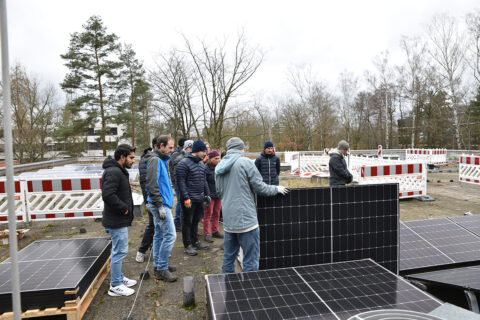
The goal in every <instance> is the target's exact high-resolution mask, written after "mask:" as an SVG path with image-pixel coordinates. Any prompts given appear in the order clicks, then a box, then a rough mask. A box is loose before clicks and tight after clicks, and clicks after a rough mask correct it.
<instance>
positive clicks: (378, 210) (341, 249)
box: [257, 183, 400, 273]
mask: <svg viewBox="0 0 480 320" xmlns="http://www.w3.org/2000/svg"><path fill="white" fill-rule="evenodd" d="M257 213H258V221H259V225H260V269H261V270H265V269H273V268H283V267H291V266H302V265H312V264H321V263H330V262H339V261H346V260H357V259H364V258H372V259H374V260H375V261H377V262H379V263H380V264H383V265H384V266H385V267H387V268H388V269H389V270H391V271H393V272H394V273H397V272H398V260H399V251H400V250H399V237H400V236H399V231H398V230H399V218H398V214H399V204H398V184H396V183H390V184H381V185H357V186H349V187H342V186H340V187H327V188H300V189H292V190H291V192H290V194H289V195H287V196H281V195H277V196H275V197H262V196H257Z"/></svg>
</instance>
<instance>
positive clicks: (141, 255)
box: [135, 252, 145, 263]
mask: <svg viewBox="0 0 480 320" xmlns="http://www.w3.org/2000/svg"><path fill="white" fill-rule="evenodd" d="M135 261H137V262H138V263H142V262H143V261H145V253H141V252H137V256H136V257H135Z"/></svg>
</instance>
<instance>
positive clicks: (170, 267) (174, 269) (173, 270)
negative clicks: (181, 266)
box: [168, 264, 177, 272]
mask: <svg viewBox="0 0 480 320" xmlns="http://www.w3.org/2000/svg"><path fill="white" fill-rule="evenodd" d="M168 271H170V272H175V271H177V267H176V266H174V265H173V264H172V265H169V266H168Z"/></svg>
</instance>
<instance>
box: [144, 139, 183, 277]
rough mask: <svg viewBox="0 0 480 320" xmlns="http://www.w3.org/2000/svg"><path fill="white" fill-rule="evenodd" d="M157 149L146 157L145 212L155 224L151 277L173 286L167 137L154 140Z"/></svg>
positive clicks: (173, 236) (170, 141) (170, 146)
mask: <svg viewBox="0 0 480 320" xmlns="http://www.w3.org/2000/svg"><path fill="white" fill-rule="evenodd" d="M157 146H158V149H155V150H154V151H153V152H151V153H149V154H148V155H147V157H148V159H147V161H148V164H147V184H146V188H147V193H148V198H147V201H148V203H147V210H149V211H150V212H151V213H152V216H153V222H154V224H155V233H154V235H153V265H154V270H153V272H154V274H155V277H156V278H157V279H158V280H163V281H166V282H173V281H176V280H177V276H175V275H174V274H172V273H171V272H173V271H175V270H176V268H175V267H174V266H169V265H168V259H169V256H170V253H171V252H172V249H173V245H174V244H175V240H176V239H177V234H176V232H175V225H174V223H173V218H172V206H173V190H172V185H171V184H170V177H169V175H168V160H169V159H170V154H171V153H172V152H173V139H172V138H171V137H169V136H167V135H161V136H159V137H158V138H157Z"/></svg>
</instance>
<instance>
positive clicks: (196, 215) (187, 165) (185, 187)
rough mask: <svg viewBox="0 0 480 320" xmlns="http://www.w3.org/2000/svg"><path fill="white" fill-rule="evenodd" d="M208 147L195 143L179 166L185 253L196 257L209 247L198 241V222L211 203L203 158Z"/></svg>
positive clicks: (178, 174) (199, 142)
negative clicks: (205, 206)
mask: <svg viewBox="0 0 480 320" xmlns="http://www.w3.org/2000/svg"><path fill="white" fill-rule="evenodd" d="M206 152H207V146H206V145H205V143H203V141H202V140H197V141H195V142H194V143H193V146H192V153H191V154H189V155H188V156H187V157H186V158H185V159H183V160H182V161H180V163H179V164H178V165H177V169H176V170H177V183H178V188H179V189H180V199H181V201H182V213H183V222H182V237H183V246H184V247H185V250H184V251H185V253H186V254H188V255H190V256H196V255H197V254H198V253H197V251H196V250H206V249H208V248H209V246H208V245H206V244H203V243H201V242H200V241H198V222H199V221H200V218H201V217H202V215H203V207H204V205H208V204H209V203H210V200H211V199H210V196H209V194H210V190H209V189H208V185H207V180H206V178H205V164H204V163H203V158H204V157H205V154H206Z"/></svg>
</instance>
